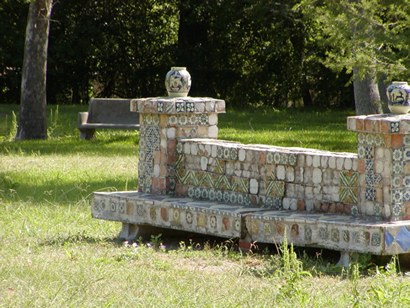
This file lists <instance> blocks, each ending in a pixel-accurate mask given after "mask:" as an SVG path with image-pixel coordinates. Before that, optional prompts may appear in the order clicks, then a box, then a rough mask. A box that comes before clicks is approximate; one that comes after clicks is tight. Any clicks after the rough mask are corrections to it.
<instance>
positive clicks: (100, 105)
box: [87, 98, 139, 124]
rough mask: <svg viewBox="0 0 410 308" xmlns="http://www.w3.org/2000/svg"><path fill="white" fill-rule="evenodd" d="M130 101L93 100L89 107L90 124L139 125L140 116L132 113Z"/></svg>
mask: <svg viewBox="0 0 410 308" xmlns="http://www.w3.org/2000/svg"><path fill="white" fill-rule="evenodd" d="M130 101H131V100H130V99H123V98H92V99H91V100H90V101H89V106H88V120H87V122H88V123H107V124H139V115H138V114H136V113H135V112H132V113H131V111H130Z"/></svg>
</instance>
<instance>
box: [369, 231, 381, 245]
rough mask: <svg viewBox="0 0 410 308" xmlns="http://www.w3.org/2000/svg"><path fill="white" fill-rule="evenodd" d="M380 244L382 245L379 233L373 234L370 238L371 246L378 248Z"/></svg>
mask: <svg viewBox="0 0 410 308" xmlns="http://www.w3.org/2000/svg"><path fill="white" fill-rule="evenodd" d="M381 243H382V238H381V235H380V234H379V233H373V234H372V238H371V245H372V246H376V247H379V246H381Z"/></svg>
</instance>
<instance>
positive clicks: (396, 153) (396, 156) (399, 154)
mask: <svg viewBox="0 0 410 308" xmlns="http://www.w3.org/2000/svg"><path fill="white" fill-rule="evenodd" d="M392 158H393V160H396V161H397V160H399V161H401V160H402V159H403V148H398V149H393V153H392Z"/></svg>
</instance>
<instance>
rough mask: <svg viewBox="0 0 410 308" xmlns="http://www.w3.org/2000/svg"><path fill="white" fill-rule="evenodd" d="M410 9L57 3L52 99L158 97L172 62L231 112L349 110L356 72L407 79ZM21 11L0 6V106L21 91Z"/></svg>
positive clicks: (17, 4)
mask: <svg viewBox="0 0 410 308" xmlns="http://www.w3.org/2000/svg"><path fill="white" fill-rule="evenodd" d="M408 2H409V0H380V1H377V0H360V1H359V0H340V1H331V0H244V1H236V0H184V1H181V0H171V1H166V0H141V1H131V0H123V1H120V0H110V1H109V0H93V1H91V0H81V1H80V0H71V1H57V2H55V5H54V8H53V15H52V22H51V28H50V31H51V32H50V42H49V59H48V72H47V74H48V76H47V85H48V87H47V91H48V101H49V102H55V103H57V102H58V103H84V102H86V101H87V100H88V99H89V97H91V96H100V97H101V96H105V97H109V96H120V97H141V96H156V95H164V94H165V89H164V86H163V79H164V76H165V74H166V72H167V71H168V70H169V68H170V67H171V66H176V65H178V66H187V67H188V70H189V71H190V73H191V75H192V78H193V85H192V89H191V92H190V94H191V95H201V96H216V97H221V98H224V99H226V100H227V101H228V103H229V104H231V105H236V106H246V105H250V104H252V105H255V104H257V105H269V106H274V107H283V106H291V105H300V104H303V105H305V106H309V105H325V106H353V104H352V103H353V92H352V87H351V85H350V84H349V79H350V77H351V76H352V71H353V68H356V69H357V70H358V72H359V75H360V76H364V74H366V72H368V71H369V70H372V69H374V70H376V71H377V73H380V74H383V76H389V78H390V76H394V77H395V78H400V79H405V78H406V77H407V76H408V72H407V70H406V67H407V66H408V65H409V64H410V63H408V62H409V57H408V52H409V50H410V48H409V46H410V44H409V38H410V36H409V33H408V31H409V27H408V25H409V16H410V14H409V8H410V6H409V5H408V4H409V3H408ZM27 8H28V4H27V3H26V1H25V0H13V1H10V0H0V39H1V40H2V45H1V46H0V98H1V102H7V101H8V102H10V101H17V98H18V96H19V94H18V93H19V85H18V84H19V82H18V80H19V79H20V77H21V67H22V50H23V48H22V46H23V43H24V23H25V16H26V14H27ZM22 16H23V17H22ZM16 80H17V82H16ZM16 93H17V94H16Z"/></svg>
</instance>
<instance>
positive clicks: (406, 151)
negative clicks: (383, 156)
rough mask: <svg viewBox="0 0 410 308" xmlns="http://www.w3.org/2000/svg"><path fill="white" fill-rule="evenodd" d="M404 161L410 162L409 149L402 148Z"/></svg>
mask: <svg viewBox="0 0 410 308" xmlns="http://www.w3.org/2000/svg"><path fill="white" fill-rule="evenodd" d="M404 160H406V161H407V160H410V148H409V147H406V148H404Z"/></svg>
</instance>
